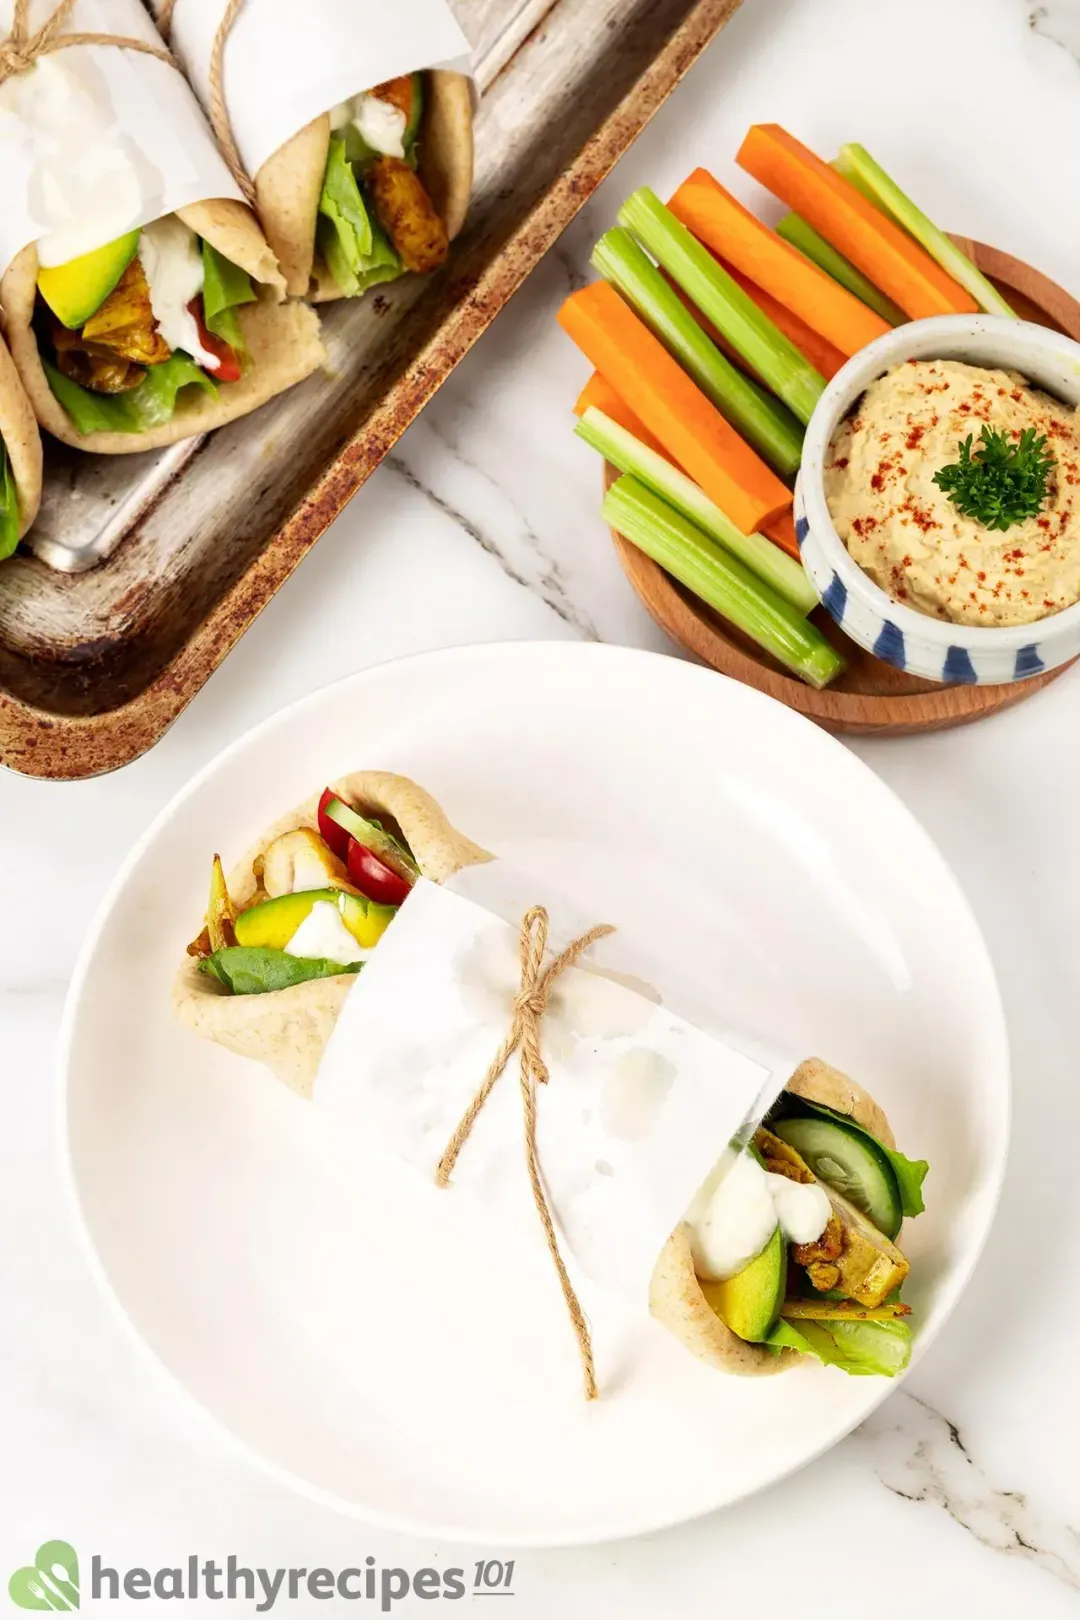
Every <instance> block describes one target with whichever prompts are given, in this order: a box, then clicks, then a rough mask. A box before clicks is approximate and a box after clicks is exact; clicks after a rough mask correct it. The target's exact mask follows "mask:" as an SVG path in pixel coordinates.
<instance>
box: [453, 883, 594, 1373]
mask: <svg viewBox="0 0 1080 1620" xmlns="http://www.w3.org/2000/svg"><path fill="white" fill-rule="evenodd" d="M548 927H549V918H548V914H547V911H546V910H545V908H544V907H543V906H533V907H532V908H531V909H530V910H529V911H527V912H526V913H525V916H524V917H523V918H522V921H521V932H520V935H519V937H518V960H519V963H520V966H521V987H520V989H519V990H518V993H517V995H516V996H515V997H514V1015H513V1018H512V1020H511V1023H510V1030H509V1033H508V1034H507V1036H506V1039H505V1040H504V1041H503V1043H502V1045H501V1046H500V1047H499V1050H498V1051H497V1052H496V1054H495V1056H494V1058H493V1059H492V1063H491V1067H490V1068H489V1069H488V1072H487V1074H486V1075H485V1076H484V1078H483V1080H482V1081H481V1082H480V1085H479V1087H478V1088H477V1091H476V1094H475V1096H474V1097H473V1099H472V1101H471V1102H470V1104H469V1106H468V1108H467V1109H466V1110H465V1113H464V1114H463V1115H462V1117H461V1120H460V1122H459V1124H458V1126H457V1129H456V1130H455V1131H454V1134H453V1136H452V1137H451V1138H450V1141H449V1143H448V1144H447V1147H446V1151H445V1152H444V1153H443V1156H442V1158H441V1159H440V1160H439V1163H438V1167H437V1169H436V1171H435V1180H436V1182H437V1183H438V1185H439V1186H440V1187H445V1186H447V1185H448V1183H449V1181H450V1177H451V1176H452V1175H453V1172H454V1166H455V1165H456V1164H457V1161H458V1156H459V1154H460V1153H461V1150H462V1148H463V1147H464V1146H465V1143H466V1142H467V1141H468V1139H469V1135H470V1133H471V1131H472V1128H473V1126H474V1125H475V1123H476V1121H477V1119H478V1118H479V1116H480V1112H481V1110H482V1109H483V1107H484V1104H485V1103H486V1102H487V1100H488V1098H489V1097H490V1096H491V1093H492V1092H493V1091H494V1089H495V1086H496V1085H497V1083H498V1081H499V1078H500V1076H501V1075H502V1073H503V1071H504V1070H505V1068H506V1066H507V1064H508V1063H509V1062H510V1059H511V1058H512V1057H513V1055H514V1053H515V1052H519V1053H520V1086H521V1103H522V1111H523V1114H524V1123H525V1166H526V1169H527V1171H528V1175H529V1186H530V1187H531V1189H532V1195H533V1202H534V1203H535V1205H536V1212H537V1214H538V1215H539V1217H540V1224H541V1226H542V1227H543V1229H544V1237H545V1238H546V1239H547V1246H548V1252H549V1254H550V1255H551V1258H552V1262H553V1263H554V1266H555V1271H556V1274H557V1275H558V1279H559V1286H560V1287H561V1289H562V1294H563V1299H564V1300H565V1301H566V1309H567V1312H568V1314H569V1316H570V1323H571V1326H572V1327H573V1329H574V1337H575V1338H576V1340H577V1346H578V1354H579V1355H580V1357H581V1367H582V1372H583V1373H584V1377H585V1399H586V1400H587V1401H593V1400H595V1399H596V1370H595V1367H594V1364H593V1352H592V1339H591V1337H590V1334H589V1325H588V1323H587V1322H586V1320H585V1313H584V1312H583V1311H582V1309H581V1305H580V1302H579V1300H578V1297H577V1294H576V1292H575V1290H574V1285H573V1283H572V1282H571V1281H570V1274H569V1272H568V1271H567V1269H566V1264H565V1262H564V1260H563V1257H562V1252H561V1250H560V1248H559V1239H558V1236H557V1234H556V1231H555V1223H554V1221H553V1219H552V1215H551V1209H550V1207H549V1205H548V1201H547V1194H546V1193H545V1192H544V1183H543V1178H542V1177H541V1174H540V1163H539V1159H538V1157H537V1152H536V1088H537V1086H546V1085H547V1083H548V1079H549V1078H550V1076H549V1073H548V1066H547V1064H546V1063H545V1062H544V1058H543V1054H542V1053H541V1050H540V1024H541V1020H542V1018H543V1016H544V1013H545V1011H546V1009H547V1006H548V1002H549V999H550V997H551V991H552V986H553V985H554V983H555V981H556V979H557V978H558V977H559V975H560V974H561V973H564V972H565V971H566V969H567V968H568V967H573V965H574V963H575V962H576V961H577V960H578V958H579V957H580V956H582V955H583V954H584V953H585V951H587V950H588V949H589V947H590V945H595V944H596V942H597V940H598V939H603V938H604V937H605V936H606V935H608V934H611V933H614V929H613V928H612V927H611V926H610V925H609V924H608V923H598V924H597V926H596V927H595V928H590V929H589V931H588V933H585V934H581V935H580V936H579V937H578V938H577V939H575V940H572V941H571V943H570V944H569V945H568V946H567V947H566V949H565V950H564V951H562V952H560V954H559V955H558V956H556V957H554V958H553V959H552V961H551V962H549V963H548V965H547V966H546V967H545V966H544V957H545V956H546V954H547V942H548Z"/></svg>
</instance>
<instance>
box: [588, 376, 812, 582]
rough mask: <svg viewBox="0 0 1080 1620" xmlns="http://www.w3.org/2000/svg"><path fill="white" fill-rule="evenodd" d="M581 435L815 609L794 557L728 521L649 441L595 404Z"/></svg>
mask: <svg viewBox="0 0 1080 1620" xmlns="http://www.w3.org/2000/svg"><path fill="white" fill-rule="evenodd" d="M576 431H577V434H578V436H579V438H582V439H584V440H585V443H586V444H591V445H592V447H593V449H594V450H599V452H600V454H601V455H602V456H603V457H604V458H605V459H606V460H607V461H610V462H611V464H612V466H613V467H617V468H618V469H619V471H620V472H623V473H632V474H633V475H634V477H635V478H637V479H639V480H640V481H641V483H643V484H644V485H646V487H647V488H648V489H651V490H652V491H653V493H654V494H656V495H660V496H662V497H663V499H664V500H666V501H667V502H668V504H669V505H670V506H673V507H674V508H675V509H676V511H678V512H681V513H682V515H683V517H686V518H689V519H690V521H691V523H696V524H697V526H698V528H699V529H704V531H705V533H706V534H708V535H711V536H712V538H713V539H714V540H718V541H719V542H720V544H721V545H722V546H723V547H724V549H725V550H726V551H729V552H730V553H731V554H732V555H733V556H735V557H738V559H739V561H740V562H743V563H745V564H746V566H747V568H749V569H750V571H751V573H754V574H756V575H757V576H758V578H759V579H763V580H764V581H765V583H766V585H771V586H772V588H773V590H774V591H776V592H777V593H778V595H780V596H782V597H784V599H785V600H786V601H788V602H790V603H791V605H792V607H793V608H795V609H796V611H797V612H799V613H802V614H806V613H809V612H810V610H811V609H812V608H816V607H817V603H818V597H817V592H816V591H815V589H814V587H813V585H811V583H810V581H809V579H808V578H807V576H806V572H805V570H804V569H803V567H802V565H801V564H800V563H797V562H796V561H795V559H794V557H789V556H788V554H787V552H786V551H781V549H780V547H779V546H778V545H774V543H773V542H772V541H771V540H767V539H766V538H765V536H764V535H763V534H743V532H742V530H741V529H737V528H736V527H735V525H734V523H732V521H731V519H730V518H729V517H728V516H727V515H726V514H725V513H724V512H722V511H721V510H720V508H719V507H718V506H717V505H716V503H715V501H711V500H710V499H709V497H708V496H707V495H706V494H705V492H704V491H703V490H700V489H699V488H698V486H697V485H696V484H695V483H694V480H693V479H692V478H688V477H687V476H686V474H685V473H684V472H680V470H679V468H678V467H673V466H672V465H671V462H670V461H666V460H665V459H664V457H663V456H661V455H658V454H657V452H656V451H655V450H650V449H649V446H648V445H647V444H642V442H641V440H640V439H635V437H634V435H633V434H632V433H630V432H628V431H627V429H626V428H624V427H620V426H619V424H618V422H613V421H612V420H611V417H610V416H605V415H604V413H603V411H598V410H597V408H596V406H595V405H590V406H589V409H588V410H587V411H586V412H585V414H584V416H582V418H581V420H580V421H579V422H578V424H577V429H576Z"/></svg>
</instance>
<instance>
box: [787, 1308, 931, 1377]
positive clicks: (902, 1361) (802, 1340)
mask: <svg viewBox="0 0 1080 1620" xmlns="http://www.w3.org/2000/svg"><path fill="white" fill-rule="evenodd" d="M765 1343H766V1347H767V1348H768V1349H769V1350H772V1351H773V1352H775V1353H777V1354H779V1352H780V1351H781V1350H798V1351H800V1352H801V1353H802V1354H803V1355H806V1356H815V1357H816V1358H817V1360H818V1361H820V1362H823V1363H824V1364H825V1366H827V1367H839V1368H840V1370H841V1372H846V1373H850V1374H851V1375H852V1376H853V1377H868V1376H871V1375H877V1376H878V1377H881V1378H895V1377H896V1375H897V1374H898V1373H902V1372H903V1370H904V1368H905V1367H906V1366H907V1364H908V1362H909V1361H910V1360H911V1329H910V1328H909V1327H908V1325H907V1323H906V1322H859V1321H853V1322H843V1321H835V1320H833V1321H828V1322H810V1321H806V1320H803V1319H800V1321H799V1325H798V1327H796V1326H795V1325H794V1323H792V1322H786V1321H784V1320H783V1319H781V1320H780V1321H779V1322H777V1324H776V1326H775V1327H774V1328H773V1330H772V1332H771V1333H770V1334H769V1337H768V1339H767V1340H766V1341H765Z"/></svg>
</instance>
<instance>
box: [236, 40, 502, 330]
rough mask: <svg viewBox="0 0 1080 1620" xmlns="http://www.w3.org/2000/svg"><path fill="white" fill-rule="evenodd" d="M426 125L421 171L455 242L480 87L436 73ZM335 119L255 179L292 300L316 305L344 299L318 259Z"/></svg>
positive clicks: (296, 141) (283, 151) (314, 127)
mask: <svg viewBox="0 0 1080 1620" xmlns="http://www.w3.org/2000/svg"><path fill="white" fill-rule="evenodd" d="M424 84H425V90H426V95H425V98H424V111H423V116H422V119H421V125H420V141H419V171H420V178H421V179H422V180H423V182H424V185H425V187H426V188H427V192H428V195H429V196H430V197H431V200H432V202H433V203H434V204H435V207H436V209H437V210H438V212H439V214H440V215H441V216H442V218H443V219H444V220H445V221H446V230H447V234H448V236H449V237H450V240H451V241H453V239H454V237H455V236H457V234H458V232H459V231H460V230H461V227H462V225H463V224H464V223H465V215H466V212H467V211H468V207H469V195H470V193H471V191H472V178H473V122H472V86H471V84H470V83H469V80H468V79H467V78H466V77H465V76H464V74H461V73H451V72H450V71H449V70H448V69H446V68H432V69H430V70H429V71H428V72H427V73H425V74H424ZM329 146H330V117H329V114H324V115H323V116H322V117H321V118H316V119H314V120H313V121H312V122H311V123H310V124H306V125H305V126H304V128H303V129H302V130H300V132H299V134H297V135H294V136H293V138H292V140H290V141H286V142H285V145H284V146H282V147H279V149H278V150H277V151H276V152H275V153H274V154H273V156H272V157H269V158H267V160H266V162H265V163H264V164H263V166H262V168H261V169H260V170H259V172H258V174H257V175H256V176H255V193H256V204H257V207H258V210H259V217H260V219H261V220H262V223H263V229H264V230H265V231H266V238H267V241H268V242H269V243H270V246H271V248H272V249H273V251H274V253H275V254H276V255H277V259H278V263H279V264H280V265H281V268H282V270H283V271H284V273H285V280H286V286H287V289H288V292H289V294H290V296H292V297H297V298H301V297H304V296H307V295H310V296H311V297H312V298H314V300H315V302H316V303H323V302H326V301H327V300H329V299H332V298H340V297H341V292H340V291H339V289H338V286H337V284H336V282H335V281H334V278H333V277H332V276H331V274H330V272H329V271H328V270H327V268H326V266H325V264H323V262H322V260H321V259H319V258H317V256H316V253H315V225H316V219H317V216H318V210H319V198H320V196H321V195H322V183H323V175H324V174H325V172H326V155H327V152H328V150H329Z"/></svg>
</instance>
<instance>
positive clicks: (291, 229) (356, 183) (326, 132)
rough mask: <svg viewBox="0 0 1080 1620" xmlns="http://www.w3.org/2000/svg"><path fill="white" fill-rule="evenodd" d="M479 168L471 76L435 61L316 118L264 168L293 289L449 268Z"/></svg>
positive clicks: (333, 288)
mask: <svg viewBox="0 0 1080 1620" xmlns="http://www.w3.org/2000/svg"><path fill="white" fill-rule="evenodd" d="M472 174H473V129H472V89H471V86H470V84H469V80H468V79H467V78H466V77H465V76H464V75H463V74H461V73H455V72H452V71H450V70H449V69H445V68H433V69H430V70H429V71H427V72H423V73H406V74H403V75H400V76H399V77H398V78H395V79H389V80H387V81H386V82H385V83H383V84H379V85H376V86H375V87H374V88H373V89H369V90H363V91H361V92H360V94H358V95H355V96H353V97H352V98H351V100H349V101H346V102H343V103H341V104H340V105H339V106H337V107H334V108H333V109H332V110H331V111H330V112H328V113H324V114H322V116H321V117H319V118H316V119H314V120H313V121H312V122H311V123H309V124H307V125H306V126H305V127H304V128H303V129H302V130H300V132H299V133H298V134H297V135H294V136H293V138H292V139H291V140H289V141H286V142H285V144H284V146H282V147H280V148H279V150H278V151H276V152H275V153H274V154H273V155H272V156H271V157H269V158H268V159H267V160H266V162H265V163H264V164H263V165H262V167H261V168H260V169H259V171H258V173H257V174H256V176H255V192H256V206H257V208H258V211H259V217H260V218H261V220H262V222H263V227H264V229H265V231H266V236H267V240H268V241H269V243H270V245H271V247H272V248H273V250H274V252H275V253H276V255H277V258H278V262H279V263H280V265H281V269H282V272H283V274H284V276H285V283H286V287H287V289H288V291H289V293H290V294H294V295H298V296H303V295H306V294H309V293H310V295H311V296H312V297H314V298H315V300H316V301H320V300H325V299H330V298H354V297H357V296H359V294H361V293H363V292H366V291H367V289H368V288H369V287H373V286H375V285H377V284H379V283H382V282H387V281H395V280H396V279H397V278H398V277H399V276H402V275H404V274H405V273H406V272H408V271H413V272H415V273H417V274H419V275H425V274H427V273H428V272H430V271H432V270H437V269H438V268H439V266H440V265H442V264H444V263H445V261H446V256H447V252H448V249H449V244H450V242H452V241H453V239H454V237H455V236H456V235H457V234H458V232H459V231H460V229H461V227H462V225H463V223H464V221H465V214H466V210H467V209H468V206H469V193H470V191H471V189H472Z"/></svg>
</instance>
